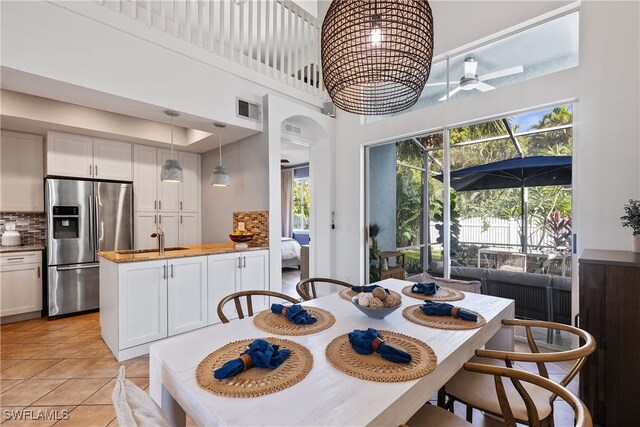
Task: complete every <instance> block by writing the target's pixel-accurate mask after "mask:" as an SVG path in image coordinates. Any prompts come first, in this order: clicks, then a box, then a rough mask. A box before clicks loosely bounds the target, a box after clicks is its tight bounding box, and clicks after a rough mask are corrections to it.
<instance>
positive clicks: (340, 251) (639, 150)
mask: <svg viewBox="0 0 640 427" xmlns="http://www.w3.org/2000/svg"><path fill="white" fill-rule="evenodd" d="M500 3H501V5H500V7H499V8H498V9H495V10H494V12H495V13H496V14H497V15H496V16H494V15H492V14H482V22H483V25H482V26H478V25H476V26H474V28H473V30H472V31H471V32H470V34H472V36H471V37H476V38H477V37H480V34H478V31H480V30H481V29H483V28H493V26H492V25H491V24H490V22H493V21H494V20H498V21H500V22H511V23H512V25H516V24H518V23H519V22H518V19H521V18H522V16H523V15H522V10H521V2H509V3H507V2H500ZM437 6H438V9H439V11H440V13H442V14H445V12H446V11H447V10H449V11H450V13H451V14H454V13H458V14H459V13H463V15H462V16H461V15H458V18H459V20H460V21H459V22H461V23H465V22H471V21H473V20H474V19H476V18H477V15H476V16H467V15H464V13H465V12H464V10H463V11H460V7H459V5H457V4H455V2H451V4H450V3H449V2H447V3H437ZM639 7H640V5H639V3H637V2H592V1H589V2H585V3H583V4H582V9H581V17H580V66H579V67H577V68H573V69H570V70H565V71H563V72H559V73H556V74H552V75H548V76H544V77H541V78H538V79H534V80H530V81H526V82H523V83H520V84H517V85H514V86H509V87H503V88H499V89H496V90H494V91H491V92H487V93H483V94H477V95H474V96H470V97H465V98H461V99H458V100H453V101H450V102H445V103H442V104H441V105H437V106H433V107H428V108H425V109H422V110H419V111H414V112H411V113H407V114H405V115H402V116H398V117H394V118H391V119H387V120H384V121H381V122H376V123H372V124H369V125H361V124H360V118H359V117H358V116H354V115H351V114H347V113H343V112H338V127H337V131H336V134H337V141H336V180H337V182H338V187H337V191H336V207H337V215H339V216H340V217H342V218H343V219H344V221H346V222H347V224H348V226H347V230H345V231H344V232H340V233H338V234H337V235H336V255H335V259H336V273H337V278H339V279H343V280H348V279H349V278H350V277H351V278H354V277H356V278H358V277H359V278H360V280H363V278H364V277H363V275H364V273H363V272H364V268H363V262H364V252H363V246H364V245H363V244H362V242H363V236H364V222H363V218H364V211H363V202H362V194H363V193H362V186H363V182H362V181H363V164H362V150H363V146H364V145H365V144H369V143H373V142H377V141H383V140H391V139H395V138H397V137H399V136H402V135H409V134H416V133H421V132H424V131H427V130H431V129H436V128H439V127H442V126H444V125H452V124H456V123H462V122H466V121H470V120H477V119H481V118H486V117H492V116H496V115H500V114H504V113H509V112H514V111H517V110H520V109H526V108H531V107H535V106H540V105H545V104H549V103H554V102H560V101H566V100H571V99H577V100H578V102H577V107H576V112H575V128H574V129H575V152H574V194H575V199H574V212H575V218H574V226H575V229H576V231H577V233H578V242H577V243H578V244H577V250H578V253H581V252H582V250H584V249H585V248H604V249H627V250H628V249H630V247H631V238H630V231H629V230H628V229H627V230H625V229H623V228H622V226H621V224H620V220H619V218H620V216H621V215H622V214H623V210H622V206H623V204H624V203H625V202H626V201H627V199H629V198H636V199H637V198H639V197H640V143H639V134H640V127H639V124H638V123H639V121H638V117H640V108H639V103H640V97H639V96H638V94H639V90H640V88H639V82H638V78H637V70H638V69H639V66H640V65H639V59H638V54H637V53H638V51H639V50H640V45H639V40H640V34H639V28H638V27H639V26H638V14H639ZM434 9H435V7H434ZM473 10H474V9H470V11H471V12H472V11H473ZM485 20H486V21H487V22H486V23H485ZM603 23H615V25H603ZM464 28H465V26H464V25H456V26H453V27H449V28H446V27H445V28H443V27H440V31H441V32H442V33H441V37H446V35H447V34H449V33H451V32H453V34H451V36H452V37H458V36H459V35H460V34H459V33H461V32H462V33H463V34H464V30H463V29H464ZM489 34H490V33H487V34H485V35H489ZM471 41H473V38H471V39H469V40H467V39H459V43H463V42H464V43H468V42H471Z"/></svg>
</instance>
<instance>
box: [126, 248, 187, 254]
mask: <svg viewBox="0 0 640 427" xmlns="http://www.w3.org/2000/svg"><path fill="white" fill-rule="evenodd" d="M188 249H189V248H185V247H183V246H172V247H169V248H164V251H165V252H171V251H186V250H188ZM153 252H156V253H157V252H158V250H157V249H128V250H126V251H116V253H117V254H119V255H133V254H149V253H153Z"/></svg>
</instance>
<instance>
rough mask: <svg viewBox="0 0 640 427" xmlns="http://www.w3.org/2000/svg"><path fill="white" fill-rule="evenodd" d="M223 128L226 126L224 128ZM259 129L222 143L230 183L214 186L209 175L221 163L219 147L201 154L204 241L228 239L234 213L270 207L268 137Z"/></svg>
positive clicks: (223, 162) (264, 209)
mask: <svg viewBox="0 0 640 427" xmlns="http://www.w3.org/2000/svg"><path fill="white" fill-rule="evenodd" d="M222 131H223V132H224V129H223V130H222ZM267 136H268V135H267V134H266V133H259V134H257V135H253V136H250V137H249V138H245V139H243V140H241V141H237V142H234V143H233V144H228V145H225V146H223V147H222V165H223V166H224V167H225V168H227V171H228V172H229V176H230V181H231V184H230V185H229V187H212V186H211V185H210V184H209V177H210V176H211V172H213V169H214V168H215V167H216V166H218V163H219V150H211V151H207V152H206V153H203V154H202V166H201V171H202V172H201V180H202V182H201V191H202V198H201V199H202V241H203V242H205V243H212V242H215V243H218V242H228V241H229V234H230V233H231V232H232V231H233V213H234V212H238V211H266V210H269V141H268V139H267Z"/></svg>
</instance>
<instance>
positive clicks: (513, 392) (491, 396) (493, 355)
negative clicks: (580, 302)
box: [438, 320, 596, 425]
mask: <svg viewBox="0 0 640 427" xmlns="http://www.w3.org/2000/svg"><path fill="white" fill-rule="evenodd" d="M502 324H503V325H506V326H521V327H524V329H525V332H526V335H527V342H528V344H529V348H530V351H531V352H530V353H524V352H512V351H498V350H485V349H478V350H476V352H475V353H476V356H474V357H473V358H472V359H471V360H470V362H472V363H481V364H485V365H493V366H498V367H499V366H501V365H504V366H505V367H506V368H513V363H514V362H523V363H535V364H536V366H537V369H538V374H539V375H540V376H541V377H543V378H545V379H549V371H548V368H547V366H546V364H547V363H553V362H566V361H572V362H573V364H572V366H571V369H569V370H568V372H567V373H566V374H565V375H564V377H563V378H562V379H561V380H560V381H559V383H558V384H559V385H560V386H561V387H566V386H567V385H568V384H569V383H570V382H571V381H572V380H573V379H574V378H575V376H576V375H577V374H578V372H579V371H580V369H582V367H583V366H584V364H585V363H586V360H587V357H588V356H589V355H590V354H591V353H593V351H594V350H595V348H596V342H595V340H594V338H593V337H592V336H591V335H590V334H589V333H588V332H586V331H583V330H582V329H579V328H575V327H573V326H569V325H564V324H560V323H554V322H545V321H538V320H503V321H502ZM531 328H549V329H553V330H560V331H565V332H569V333H570V334H572V335H576V336H578V337H579V338H580V339H581V341H582V342H583V344H582V345H581V346H580V347H578V348H576V349H573V350H567V351H558V352H545V353H541V352H540V350H539V349H538V346H537V345H536V342H535V340H534V338H533V333H532V331H531ZM525 389H526V391H527V393H528V394H529V398H528V400H527V399H525V400H523V399H522V398H521V397H520V395H521V394H522V390H521V387H519V386H517V385H516V384H515V383H514V384H507V385H505V386H504V388H503V390H502V391H498V392H496V391H495V390H494V387H493V379H492V378H491V377H489V376H487V375H479V374H478V373H475V371H472V372H470V370H460V371H458V373H456V375H454V377H453V378H451V379H450V380H449V381H448V382H447V383H446V384H445V386H444V387H443V388H442V389H441V390H440V392H439V395H438V405H439V406H444V407H445V408H448V409H449V410H453V404H454V402H456V401H459V402H461V403H464V404H465V405H467V421H469V422H471V421H472V412H473V408H476V409H478V410H480V411H483V412H487V413H489V414H492V415H494V416H497V417H502V413H503V411H504V408H503V406H504V399H507V400H508V402H509V404H510V405H511V407H512V408H513V417H514V419H515V420H516V422H519V423H523V424H528V423H529V421H528V420H530V419H531V418H529V417H527V414H528V412H529V411H530V410H531V406H532V405H533V406H534V407H535V408H536V410H537V414H538V417H537V419H538V420H539V422H536V423H532V424H530V425H553V421H552V420H553V402H554V401H555V399H556V397H557V395H558V393H556V392H554V391H549V390H546V389H545V390H542V389H540V388H535V387H530V386H529V388H527V387H526V386H525ZM501 396H502V397H501ZM447 398H448V401H447ZM535 419H536V418H533V420H535Z"/></svg>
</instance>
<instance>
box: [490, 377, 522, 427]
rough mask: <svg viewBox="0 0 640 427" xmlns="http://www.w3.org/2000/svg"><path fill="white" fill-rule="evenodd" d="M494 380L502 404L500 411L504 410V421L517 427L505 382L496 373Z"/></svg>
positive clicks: (499, 401)
mask: <svg viewBox="0 0 640 427" xmlns="http://www.w3.org/2000/svg"><path fill="white" fill-rule="evenodd" d="M493 381H494V383H495V385H496V394H497V395H498V403H499V404H500V412H502V417H503V419H504V423H505V424H506V425H507V426H509V427H511V426H513V427H515V425H516V418H515V417H514V416H513V411H512V410H511V405H509V399H508V398H507V392H506V391H505V389H504V384H502V378H501V377H500V376H499V375H494V376H493Z"/></svg>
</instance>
